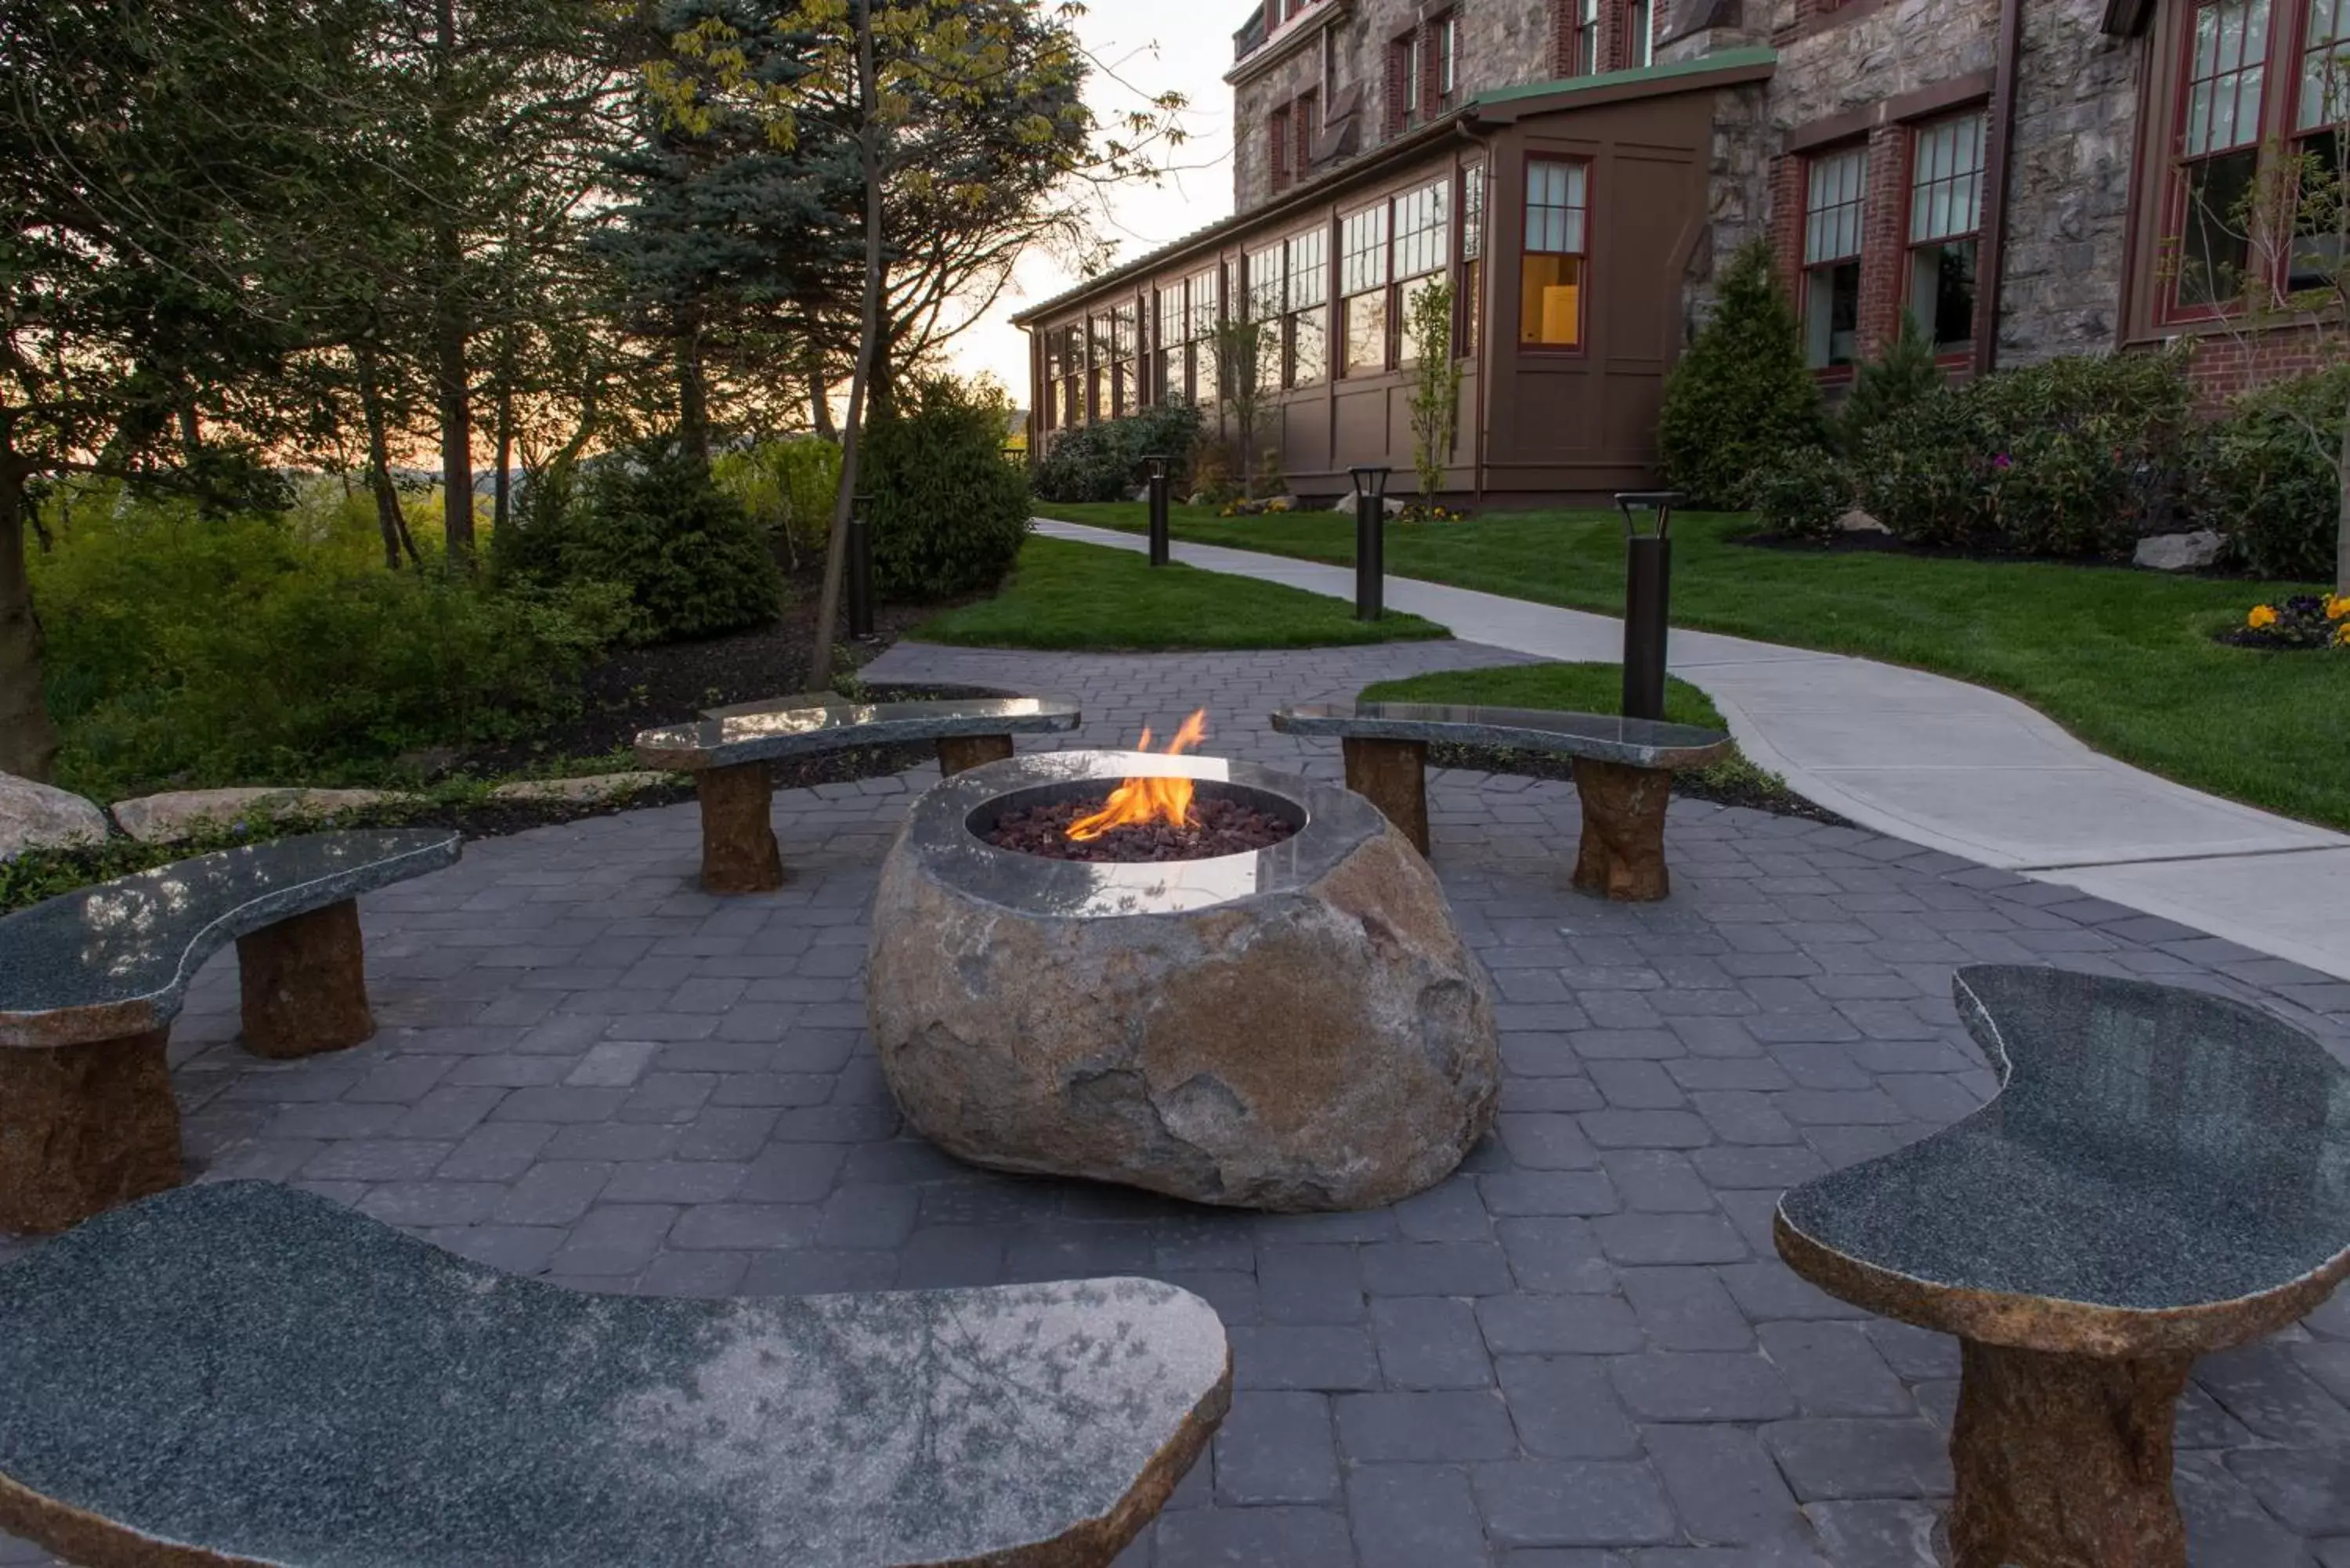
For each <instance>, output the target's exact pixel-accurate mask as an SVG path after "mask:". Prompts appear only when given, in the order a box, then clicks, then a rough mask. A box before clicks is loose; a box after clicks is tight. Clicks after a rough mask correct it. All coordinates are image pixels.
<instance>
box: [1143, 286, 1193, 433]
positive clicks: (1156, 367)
mask: <svg viewBox="0 0 2350 1568" xmlns="http://www.w3.org/2000/svg"><path fill="white" fill-rule="evenodd" d="M1158 325H1159V330H1158V331H1156V332H1154V333H1153V334H1151V337H1150V346H1151V348H1152V349H1153V350H1154V352H1153V353H1152V355H1151V357H1150V362H1151V365H1152V371H1151V383H1150V389H1151V398H1152V400H1154V401H1157V402H1161V403H1170V402H1173V401H1175V400H1178V399H1180V398H1188V397H1190V396H1191V379H1190V378H1189V376H1188V375H1187V374H1186V373H1185V370H1184V364H1183V346H1184V345H1185V344H1186V343H1189V342H1190V341H1191V328H1190V327H1188V326H1187V325H1186V324H1185V321H1184V316H1183V286H1182V285H1181V284H1180V283H1178V284H1170V285H1169V286H1167V287H1165V288H1162V289H1160V290H1159V323H1158Z"/></svg>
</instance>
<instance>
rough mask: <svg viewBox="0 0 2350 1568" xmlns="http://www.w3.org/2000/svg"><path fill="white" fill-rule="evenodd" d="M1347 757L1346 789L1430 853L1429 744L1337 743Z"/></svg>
mask: <svg viewBox="0 0 2350 1568" xmlns="http://www.w3.org/2000/svg"><path fill="white" fill-rule="evenodd" d="M1338 745H1339V749H1340V750H1342V751H1343V752H1345V753H1346V756H1347V788H1348V789H1350V790H1353V791H1354V792H1355V793H1356V794H1358V795H1361V796H1362V797H1363V798H1364V799H1365V800H1367V801H1369V802H1370V803H1371V804H1372V805H1376V806H1378V808H1379V813H1380V815H1383V816H1385V817H1386V818H1387V819H1388V821H1389V822H1392V823H1394V824H1395V825H1396V828H1397V831H1399V832H1400V833H1401V834H1402V835H1403V836H1405V837H1406V838H1409V839H1410V840H1411V846H1412V847H1413V848H1414V849H1417V850H1419V852H1420V853H1421V854H1422V855H1426V854H1427V853H1428V742H1425V741H1378V740H1367V739H1365V740H1358V739H1356V738H1353V737H1351V736H1349V737H1346V738H1343V739H1341V740H1340V741H1339V742H1338Z"/></svg>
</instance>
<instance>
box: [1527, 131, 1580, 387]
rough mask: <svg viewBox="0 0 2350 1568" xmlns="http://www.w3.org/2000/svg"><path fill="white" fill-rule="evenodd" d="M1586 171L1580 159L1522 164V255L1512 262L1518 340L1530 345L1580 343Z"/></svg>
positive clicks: (1529, 346)
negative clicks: (1515, 271) (1516, 262)
mask: <svg viewBox="0 0 2350 1568" xmlns="http://www.w3.org/2000/svg"><path fill="white" fill-rule="evenodd" d="M1587 182H1588V175H1587V172H1586V170H1585V168H1584V166H1583V165H1582V164H1580V163H1565V162H1558V161H1552V160H1548V159H1536V160H1533V161H1529V162H1528V163H1527V164H1526V243H1525V254H1524V256H1523V259H1522V260H1521V261H1520V263H1519V265H1518V341H1519V342H1520V343H1521V344H1523V345H1524V346H1526V347H1528V348H1581V347H1582V346H1583V286H1584V269H1585V267H1586V265H1588V260H1587V257H1588V242H1589V234H1588V233H1587V232H1586V231H1587V230H1588V228H1589V202H1588V200H1587Z"/></svg>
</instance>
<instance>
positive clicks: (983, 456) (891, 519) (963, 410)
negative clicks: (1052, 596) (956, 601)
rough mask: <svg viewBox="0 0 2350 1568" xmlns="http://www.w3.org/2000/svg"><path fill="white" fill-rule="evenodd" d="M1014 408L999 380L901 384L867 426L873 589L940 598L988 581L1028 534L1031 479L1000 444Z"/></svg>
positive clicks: (1008, 564)
mask: <svg viewBox="0 0 2350 1568" xmlns="http://www.w3.org/2000/svg"><path fill="white" fill-rule="evenodd" d="M1011 413H1012V406H1011V402H1010V400H1008V399H1007V398H1006V397H1005V396H1004V394H1003V389H1002V388H1001V387H998V386H997V385H995V384H994V383H993V381H987V380H961V379H956V378H954V377H951V376H935V377H927V378H922V379H917V380H915V381H913V382H912V383H910V384H904V385H900V386H899V388H898V389H897V395H896V396H895V397H894V398H893V399H892V400H891V401H890V403H889V406H888V407H887V408H885V409H883V410H880V411H879V413H878V415H877V417H876V418H875V419H874V420H873V421H872V423H871V424H870V425H869V426H868V428H867V430H866V449H865V454H864V458H863V462H862V465H861V466H862V468H863V472H864V475H865V477H864V480H863V482H862V483H860V484H859V486H858V488H860V489H862V490H864V491H865V492H867V493H868V494H869V495H870V496H871V501H870V502H869V504H868V512H867V516H868V522H869V524H870V526H871V528H872V530H873V579H874V581H873V587H874V592H875V593H876V594H878V595H879V596H881V597H887V598H899V599H915V600H922V599H938V598H946V597H951V596H953V595H956V594H967V593H975V592H978V591H980V590H982V589H985V588H992V587H994V586H995V585H996V584H997V583H999V582H1002V581H1003V576H1004V574H1005V573H1007V572H1009V571H1011V570H1012V563H1013V562H1014V559H1016V558H1017V557H1018V556H1019V554H1020V543H1021V541H1022V540H1023V539H1024V538H1026V537H1027V535H1028V482H1027V479H1026V477H1025V476H1024V474H1023V473H1022V472H1021V469H1020V467H1019V465H1018V463H1017V462H1015V461H1014V459H1013V458H1011V457H1009V456H1007V455H1006V454H1005V452H1004V450H1003V437H1004V431H1005V430H1006V429H1007V428H1008V426H1009V423H1010V419H1011Z"/></svg>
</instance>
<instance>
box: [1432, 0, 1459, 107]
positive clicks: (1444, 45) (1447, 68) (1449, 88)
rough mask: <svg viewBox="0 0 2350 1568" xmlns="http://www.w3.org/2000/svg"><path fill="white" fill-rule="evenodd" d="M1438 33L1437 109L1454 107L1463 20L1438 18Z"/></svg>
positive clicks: (1448, 16)
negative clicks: (1453, 94) (1453, 100)
mask: <svg viewBox="0 0 2350 1568" xmlns="http://www.w3.org/2000/svg"><path fill="white" fill-rule="evenodd" d="M1435 32H1436V107H1437V108H1438V109H1451V107H1452V93H1453V88H1455V87H1456V86H1458V85H1459V82H1458V78H1459V72H1460V64H1459V54H1460V47H1461V18H1460V17H1458V16H1450V15H1447V16H1440V17H1439V18H1437V21H1436V25H1435Z"/></svg>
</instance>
